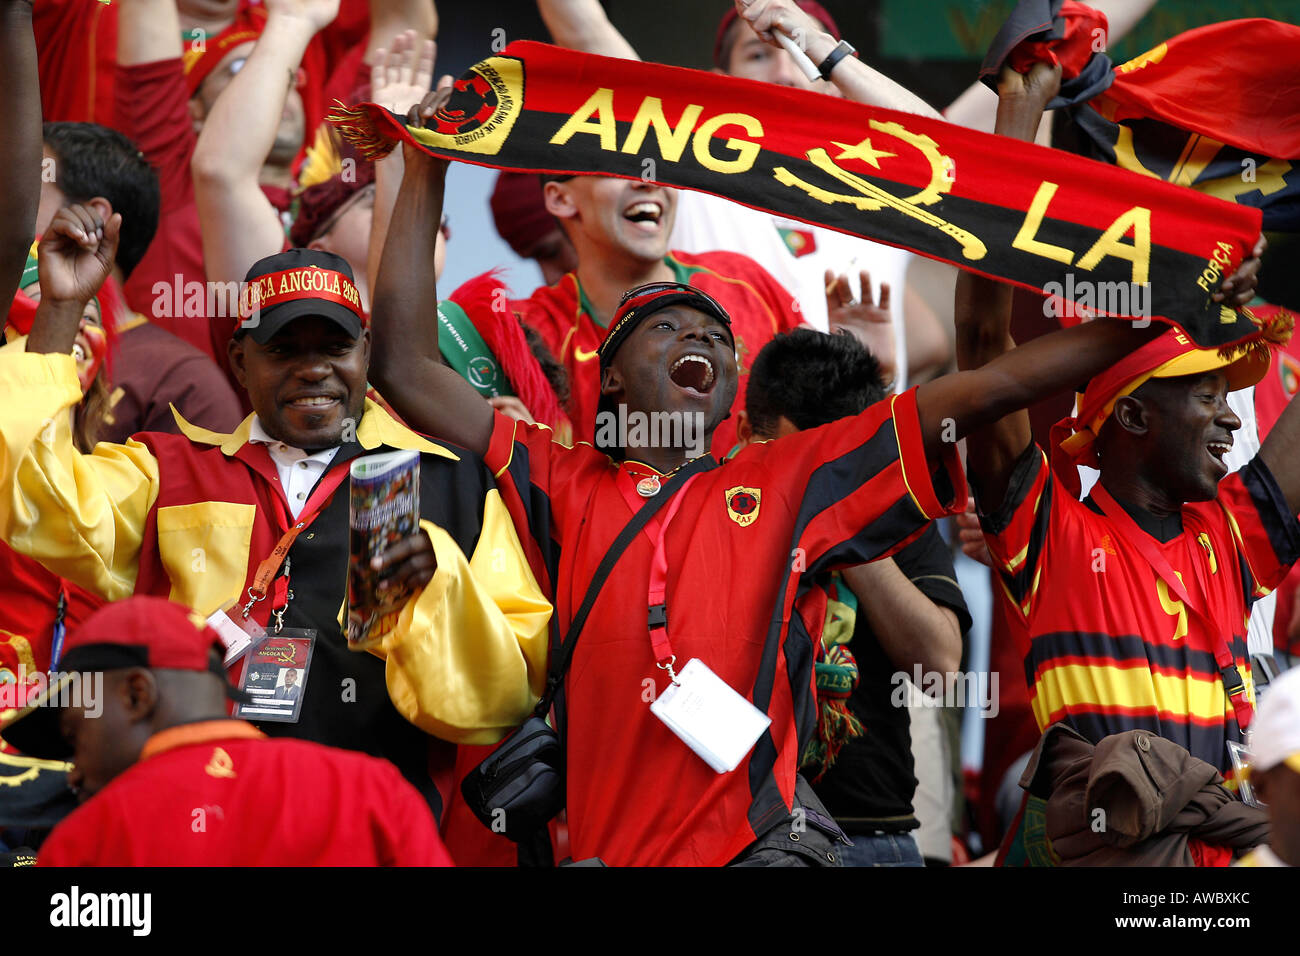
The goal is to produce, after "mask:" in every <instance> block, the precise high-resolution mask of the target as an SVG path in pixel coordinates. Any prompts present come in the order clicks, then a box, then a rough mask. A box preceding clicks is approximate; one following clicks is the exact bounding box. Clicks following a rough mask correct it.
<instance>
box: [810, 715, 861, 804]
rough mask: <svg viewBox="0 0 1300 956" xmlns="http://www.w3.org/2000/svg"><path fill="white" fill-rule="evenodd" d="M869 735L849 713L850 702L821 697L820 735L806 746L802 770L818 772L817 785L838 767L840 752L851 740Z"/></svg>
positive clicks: (814, 779)
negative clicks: (833, 768)
mask: <svg viewBox="0 0 1300 956" xmlns="http://www.w3.org/2000/svg"><path fill="white" fill-rule="evenodd" d="M866 732H867V729H866V728H865V727H863V726H862V721H860V720H858V718H856V717H854V716H853V714H852V713H850V711H849V706H848V703H847V702H846V701H845V700H843V699H841V698H825V697H824V698H822V700H821V715H820V719H819V720H818V721H817V735H816V736H815V737H813V739H812V740H810V741H808V746H806V747H804V751H803V759H802V760H801V761H800V763H799V765H800V769H803V770H808V771H813V770H815V771H816V776H814V777H813V778H812V781H811V782H812V783H817V782H818V781H820V780H821V778H822V777H824V776H826V771H828V770H830V769H831V767H833V766H835V760H836V758H838V757H839V755H840V751H841V750H843V749H844V745H845V744H846V743H848V742H849V741H850V740H853V739H855V738H857V737H861V736H862V735H863V734H865V733H866Z"/></svg>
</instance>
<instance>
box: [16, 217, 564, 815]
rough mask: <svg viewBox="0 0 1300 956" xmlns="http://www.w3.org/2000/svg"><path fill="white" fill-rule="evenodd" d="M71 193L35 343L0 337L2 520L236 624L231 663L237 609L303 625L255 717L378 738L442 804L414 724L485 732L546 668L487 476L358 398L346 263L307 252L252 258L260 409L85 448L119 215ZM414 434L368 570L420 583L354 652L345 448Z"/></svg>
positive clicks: (76, 571) (147, 589) (537, 607)
mask: <svg viewBox="0 0 1300 956" xmlns="http://www.w3.org/2000/svg"><path fill="white" fill-rule="evenodd" d="M69 212H71V213H73V214H75V215H76V216H77V217H78V224H77V228H76V229H74V230H72V231H71V232H69V235H70V236H71V238H72V239H74V240H75V243H72V244H70V245H71V246H72V248H68V249H64V248H62V247H60V248H59V249H55V250H45V251H43V252H42V255H43V256H45V255H49V254H50V252H51V251H54V252H56V253H59V254H62V255H63V256H65V257H66V259H67V260H68V261H66V262H65V263H64V264H63V268H62V270H61V273H62V275H63V276H64V282H63V283H62V284H61V285H60V286H59V287H58V288H48V289H46V290H45V292H46V294H45V296H44V297H43V298H42V301H41V303H40V305H39V307H38V310H37V315H36V320H35V322H34V324H33V328H32V332H31V335H30V336H29V338H28V341H27V350H26V351H25V352H21V353H12V352H10V353H8V354H5V353H0V441H2V442H3V444H4V446H5V447H6V448H7V454H6V456H5V458H4V463H5V464H4V467H3V469H0V471H2V473H0V533H2V534H3V536H4V539H5V540H6V542H7V543H9V544H10V545H11V546H12V547H13V548H14V549H15V550H16V551H19V552H20V553H23V554H26V555H28V556H30V557H33V558H35V559H36V560H38V561H40V562H41V563H42V564H44V565H45V566H46V567H47V568H48V569H49V570H50V571H52V572H53V573H56V574H60V575H62V576H64V577H66V578H67V579H69V580H71V581H74V582H76V583H77V584H79V585H81V586H83V587H85V588H86V589H87V590H89V591H91V592H92V593H95V594H97V595H98V596H100V597H102V598H104V599H106V600H118V599H121V598H123V597H126V596H128V595H131V594H145V595H154V596H161V597H170V598H171V599H172V600H176V601H179V602H180V603H183V604H185V605H187V606H189V607H192V608H194V609H196V610H197V611H199V612H200V613H201V614H202V615H204V616H205V617H209V619H210V620H212V621H213V623H214V626H220V627H221V628H222V629H223V630H222V633H223V634H225V635H226V637H227V638H228V640H229V646H230V647H231V651H230V659H229V661H228V663H230V664H231V665H232V666H233V668H234V670H233V671H232V675H238V674H239V673H240V672H241V671H242V670H244V669H245V668H246V666H248V661H247V658H246V657H245V658H240V657H236V656H235V655H237V654H238V653H239V652H240V649H241V643H244V644H246V642H243V641H242V639H241V638H240V633H241V632H242V631H244V629H245V628H252V627H253V626H252V624H250V623H248V622H250V621H254V622H256V623H257V625H258V626H260V627H263V628H266V629H268V630H274V631H276V632H278V631H280V630H281V628H283V629H285V630H293V629H298V630H311V631H314V633H315V637H314V638H312V640H313V641H314V643H312V644H311V647H312V648H313V650H312V651H311V654H310V657H309V660H310V668H309V670H308V671H306V672H305V673H304V675H303V680H301V681H300V682H299V684H300V686H302V690H301V691H300V701H299V702H298V704H297V707H296V708H295V713H296V714H297V717H296V722H278V723H271V722H269V721H259V725H260V726H261V729H262V730H263V732H265V733H267V734H269V735H272V736H294V737H300V738H304V739H308V740H314V741H316V742H318V743H325V744H329V745H333V746H340V747H344V748H346V749H352V750H361V751H364V752H368V753H371V754H373V755H376V756H382V757H385V758H387V759H388V760H390V761H391V762H392V763H394V764H395V765H396V766H397V768H398V769H399V770H400V771H401V772H402V773H403V775H404V776H406V778H407V779H408V780H410V781H411V782H412V783H413V784H414V785H415V786H416V787H417V788H418V789H419V790H420V791H421V793H422V794H423V795H424V797H425V799H426V800H427V801H428V802H429V804H430V805H431V806H432V807H433V808H434V809H435V810H437V809H439V808H440V806H441V803H442V800H441V797H440V795H439V794H438V792H437V790H436V788H435V785H434V780H433V779H432V778H431V772H432V769H431V768H436V767H437V766H438V762H439V761H440V760H443V759H447V760H449V759H450V754H449V753H447V750H449V748H447V749H444V748H441V747H438V748H432V747H431V745H432V743H433V742H432V741H431V740H430V738H429V736H428V734H437V735H439V736H441V737H443V738H445V739H448V740H452V741H456V742H468V743H487V742H492V741H495V740H496V739H497V738H498V737H499V736H500V734H501V733H503V732H504V730H505V729H507V728H509V727H510V726H512V725H513V723H514V722H515V721H516V720H517V719H518V718H519V717H520V716H521V715H522V714H523V713H526V712H527V710H528V708H529V707H530V706H531V705H532V704H531V703H530V702H534V701H535V697H536V694H537V693H538V692H539V691H540V687H541V679H542V678H541V668H540V667H539V666H538V664H539V662H540V661H541V660H543V659H544V657H545V653H546V637H547V633H546V627H547V621H548V619H549V616H550V605H549V604H548V603H547V602H546V601H545V600H544V599H543V598H542V597H541V595H540V593H539V591H538V588H537V585H536V583H535V581H534V578H533V576H532V574H531V572H530V570H529V568H528V565H527V563H526V561H525V559H524V557H523V553H522V550H521V547H520V544H519V541H518V538H517V537H516V535H515V533H514V531H513V528H512V527H511V525H510V520H509V517H508V516H507V514H506V511H505V506H504V505H503V504H502V501H501V498H500V496H499V494H498V492H497V490H496V488H495V485H494V483H493V482H492V478H491V475H490V474H489V473H488V472H487V470H486V469H485V468H484V466H483V464H482V462H481V461H479V460H478V459H476V458H474V457H473V456H470V455H468V454H466V453H464V452H463V451H453V450H451V449H449V448H446V447H444V446H441V445H437V444H434V443H432V442H430V441H428V440H426V439H423V438H421V437H419V436H418V435H416V434H415V433H413V432H411V431H409V430H408V429H406V428H405V427H403V426H402V425H400V424H398V423H397V422H396V421H394V420H393V419H392V418H391V417H389V416H388V415H387V414H386V413H385V412H384V410H383V409H382V408H381V407H380V406H378V405H377V404H375V403H373V402H370V401H368V400H367V399H366V373H367V364H368V359H369V355H370V334H369V331H368V330H366V329H365V328H363V325H362V319H361V308H360V296H359V294H358V292H357V289H356V286H355V284H354V283H353V281H352V276H351V270H350V269H349V267H348V265H347V263H346V262H344V261H343V260H342V259H341V258H339V257H338V256H335V255H332V254H330V253H326V252H317V251H314V250H289V251H288V252H285V253H282V254H280V255H277V256H270V257H268V258H266V259H263V260H261V261H259V262H258V263H256V264H255V265H254V266H253V268H252V269H250V270H249V273H248V275H247V276H246V277H245V279H246V281H245V283H244V292H243V295H242V296H241V302H242V305H243V309H244V311H243V315H244V320H243V321H242V322H241V324H240V326H239V328H238V329H237V331H236V334H235V337H234V339H233V340H232V342H231V343H230V345H229V353H230V363H231V366H232V368H233V369H234V371H235V374H236V376H237V377H238V379H239V382H240V384H241V385H242V386H243V388H244V389H245V390H246V391H247V393H248V398H249V402H250V404H251V405H252V407H253V409H254V414H253V415H251V416H250V417H249V418H248V419H246V420H245V421H244V422H243V423H242V424H241V425H240V426H239V428H237V429H236V430H235V432H234V433H233V434H230V435H224V434H217V433H214V432H210V431H207V430H205V429H201V428H197V427H194V426H192V425H190V424H189V423H187V422H184V421H180V422H178V424H179V426H180V428H181V432H182V433H181V434H179V435H164V434H158V433H142V434H139V435H137V436H135V437H134V438H133V439H132V440H130V441H128V442H127V443H126V444H124V445H109V444H105V443H101V444H99V445H98V446H96V447H95V449H94V451H93V453H91V454H86V455H83V454H78V453H77V452H75V451H74V450H73V448H72V446H71V442H70V439H69V436H68V425H67V414H66V410H67V408H68V407H69V405H70V404H72V403H73V402H75V401H77V400H78V399H79V397H80V389H79V388H78V387H77V380H76V376H75V369H74V368H73V364H72V358H71V356H70V355H69V354H68V353H70V352H71V350H72V339H73V336H74V335H75V334H76V329H77V323H78V320H79V319H80V316H81V309H82V303H83V302H84V300H85V299H86V298H88V297H89V295H90V294H91V293H93V292H94V290H95V288H96V287H97V286H98V284H99V283H100V282H102V280H103V276H104V274H105V273H106V271H107V263H111V261H112V253H113V246H114V245H115V243H116V240H117V233H118V229H119V226H120V222H121V217H120V216H117V215H114V216H113V217H112V218H111V219H109V220H108V221H107V222H105V221H103V220H102V219H101V218H100V217H99V213H98V209H97V207H72V209H71V210H70V211H69ZM407 449H412V450H418V451H419V452H420V453H421V454H420V488H419V503H420V516H421V519H422V520H421V524H420V530H419V531H418V532H416V533H415V534H413V535H411V536H409V537H407V538H404V539H402V540H400V541H398V542H396V543H393V544H392V545H391V546H390V547H389V549H388V550H387V551H386V552H385V553H384V555H382V556H381V557H382V562H381V563H382V566H381V567H380V568H377V569H376V571H377V572H378V573H379V574H380V575H381V581H382V582H386V584H381V587H384V586H389V585H391V586H394V587H397V586H403V585H405V586H409V587H410V588H411V589H412V592H413V594H414V597H412V598H411V599H410V600H409V601H408V602H407V603H406V605H405V607H404V609H403V612H402V615H401V619H400V620H399V622H398V624H397V627H396V629H395V630H394V632H393V633H392V634H391V635H390V636H389V637H387V638H385V639H384V642H383V643H382V644H381V645H380V646H378V647H376V648H375V650H374V653H369V654H361V653H356V652H355V651H353V650H350V649H349V648H348V646H347V643H346V641H345V638H344V635H343V632H342V629H341V624H340V609H341V608H342V607H343V606H344V604H345V601H346V583H347V578H348V573H347V566H348V560H349V558H348V556H349V495H348V492H347V488H346V485H345V484H344V482H345V481H346V479H347V476H348V472H349V470H350V467H351V464H352V462H353V460H354V459H356V458H358V457H359V456H361V455H363V454H367V453H379V452H385V451H393V450H407ZM232 628H233V630H232ZM253 629H254V630H256V628H253ZM493 631H500V633H499V635H497V636H498V637H499V638H501V640H500V641H497V642H493V641H492V640H491V639H490V638H489V632H493ZM507 634H508V635H510V638H509V639H508V640H506V639H505V638H506V635H507ZM303 639H306V638H305V637H304V638H303ZM489 647H491V648H494V649H495V650H492V651H489V650H488V648H489ZM457 658H461V659H462V660H461V664H456V665H454V666H453V667H450V668H449V667H448V666H447V665H448V664H449V663H450V662H451V661H453V660H456V659H457ZM462 664H465V665H468V666H469V669H470V670H471V671H479V670H480V669H481V672H480V675H479V676H480V677H482V679H483V680H484V681H485V683H484V685H483V686H482V687H481V688H479V689H478V690H476V691H475V692H474V693H473V694H470V695H467V694H465V693H463V692H462V691H460V690H457V689H456V688H455V687H453V686H451V685H448V684H446V683H444V682H443V681H444V679H445V678H446V677H447V676H448V674H449V672H451V671H460V670H462ZM512 673H513V674H515V676H523V683H522V684H518V683H516V682H515V681H514V680H513V678H512V677H510V676H509V675H511V674H512ZM502 678H504V681H502ZM458 679H459V678H458ZM494 687H495V688H496V689H493V688H494ZM299 708H300V710H299Z"/></svg>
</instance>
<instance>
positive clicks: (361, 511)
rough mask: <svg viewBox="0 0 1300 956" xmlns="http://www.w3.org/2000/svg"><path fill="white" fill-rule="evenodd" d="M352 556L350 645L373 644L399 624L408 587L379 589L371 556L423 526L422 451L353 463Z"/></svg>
mask: <svg viewBox="0 0 1300 956" xmlns="http://www.w3.org/2000/svg"><path fill="white" fill-rule="evenodd" d="M350 524H351V555H350V557H349V559H348V627H347V635H348V647H349V648H351V649H352V650H354V651H364V650H366V649H367V648H370V647H374V646H375V645H376V644H378V643H379V642H380V641H382V640H383V639H384V638H385V637H387V636H388V634H390V633H391V632H392V630H393V628H395V627H396V626H397V618H398V615H400V614H401V613H402V608H403V607H405V606H406V602H407V600H409V599H410V597H411V595H412V593H413V592H412V589H411V588H409V587H399V588H396V589H384V590H380V589H379V583H380V581H381V580H383V577H382V576H381V574H380V572H378V571H375V570H374V569H373V568H371V566H370V562H371V559H373V558H374V557H375V556H376V555H379V554H383V552H384V551H386V550H387V549H388V548H390V547H392V546H393V545H395V544H397V542H399V541H402V540H403V539H405V538H409V537H410V536H411V535H413V534H415V533H416V532H417V531H418V530H419V528H420V453H419V452H418V451H395V452H388V453H386V454H382V455H367V456H365V457H364V458H358V459H357V460H356V461H354V462H353V463H352V508H351V522H350Z"/></svg>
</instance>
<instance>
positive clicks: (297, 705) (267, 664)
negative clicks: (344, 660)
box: [234, 627, 316, 724]
mask: <svg viewBox="0 0 1300 956" xmlns="http://www.w3.org/2000/svg"><path fill="white" fill-rule="evenodd" d="M315 644H316V629H315V628H301V627H286V628H283V629H282V630H281V631H280V633H278V634H266V635H264V636H263V637H260V638H257V639H255V640H254V641H253V642H252V646H251V647H250V648H249V651H248V656H247V659H246V660H245V662H244V673H243V676H242V677H241V678H240V679H239V689H240V690H242V691H244V692H245V693H247V694H248V696H249V697H251V698H252V702H251V703H247V704H237V705H236V706H235V713H234V716H235V717H239V718H241V719H243V720H251V721H253V722H255V723H257V722H260V721H264V720H273V721H279V722H281V723H286V724H296V723H297V722H298V717H299V715H300V714H301V713H302V700H303V698H304V697H305V696H307V675H308V672H309V671H310V669H311V653H312V648H313V647H314V646H315Z"/></svg>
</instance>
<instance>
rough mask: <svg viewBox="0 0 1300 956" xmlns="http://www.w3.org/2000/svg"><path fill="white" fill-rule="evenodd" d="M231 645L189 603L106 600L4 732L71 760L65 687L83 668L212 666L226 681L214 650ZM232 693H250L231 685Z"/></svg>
mask: <svg viewBox="0 0 1300 956" xmlns="http://www.w3.org/2000/svg"><path fill="white" fill-rule="evenodd" d="M224 647H225V645H224V644H223V643H222V641H221V638H220V637H219V636H218V634H217V632H216V631H215V630H213V629H212V628H211V627H209V626H208V624H207V621H205V620H204V619H203V617H202V616H201V615H200V614H198V613H197V612H196V611H192V610H190V609H189V608H187V607H185V606H183V605H181V604H176V603H173V602H172V601H168V600H165V599H163V598H156V597H132V598H127V599H126V600H123V601H117V602H115V603H112V604H106V605H104V606H103V607H101V608H100V609H99V610H98V611H96V612H95V613H94V614H92V615H91V616H90V617H88V618H87V619H86V620H85V622H84V623H83V624H82V625H81V627H79V628H77V630H75V631H73V632H72V633H71V634H69V635H68V637H67V640H66V642H65V644H64V649H63V657H62V658H61V659H60V660H59V661H58V674H57V677H56V679H52V680H51V682H50V684H49V687H48V688H47V690H46V691H45V693H43V694H40V695H38V696H36V697H35V698H32V699H29V701H28V703H27V706H26V707H24V708H23V709H22V710H20V711H19V712H18V713H17V714H15V715H14V716H13V718H12V719H11V720H10V721H8V722H7V723H5V724H4V725H3V727H2V728H0V736H3V737H4V739H5V741H6V742H7V743H9V744H11V745H13V746H14V747H16V748H18V750H20V751H22V752H23V753H24V754H27V755H28V756H31V757H41V758H45V759H51V760H66V759H68V757H70V756H71V749H70V748H69V747H68V745H67V743H66V742H64V740H63V738H62V735H61V734H60V733H59V719H58V718H59V708H60V707H61V706H63V703H61V699H62V701H63V702H66V700H67V696H68V695H67V694H66V692H64V687H65V686H67V685H69V684H70V683H71V682H72V680H73V675H74V674H78V673H91V672H96V671H111V670H121V669H124V668H128V667H147V668H149V669H151V670H184V671H210V672H212V673H214V674H215V675H216V676H218V677H219V678H221V680H222V681H223V682H224V681H225V679H226V677H225V673H224V671H222V670H221V669H220V667H219V666H218V665H214V664H213V661H212V656H211V654H212V651H213V650H214V649H215V650H216V651H218V652H219V653H220V652H223V651H224ZM227 694H228V695H230V696H232V697H234V698H235V699H244V700H246V699H247V698H245V697H244V696H243V695H242V694H241V693H240V692H238V691H235V690H234V688H232V687H229V685H227Z"/></svg>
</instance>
